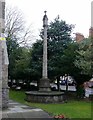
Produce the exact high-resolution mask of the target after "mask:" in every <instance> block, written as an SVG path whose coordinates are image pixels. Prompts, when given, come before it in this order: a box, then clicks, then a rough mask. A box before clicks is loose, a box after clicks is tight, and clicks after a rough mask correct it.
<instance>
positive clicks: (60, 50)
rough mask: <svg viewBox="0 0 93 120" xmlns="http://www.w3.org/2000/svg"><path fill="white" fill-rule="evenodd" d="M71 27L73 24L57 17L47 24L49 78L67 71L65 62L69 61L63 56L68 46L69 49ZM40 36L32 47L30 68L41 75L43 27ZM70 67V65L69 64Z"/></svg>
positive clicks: (36, 74)
mask: <svg viewBox="0 0 93 120" xmlns="http://www.w3.org/2000/svg"><path fill="white" fill-rule="evenodd" d="M72 28H73V25H69V24H66V22H65V21H62V20H60V19H59V18H56V19H55V20H54V21H53V22H51V23H50V24H49V26H48V31H47V32H48V33H47V34H48V75H49V78H50V79H54V77H57V76H60V75H63V74H65V73H67V72H68V71H67V70H66V68H67V66H66V64H70V62H69V61H66V62H65V58H66V57H65V56H66V54H67V52H66V51H67V49H68V47H69V50H70V49H71V47H70V46H71V45H72V43H73V42H72V38H71V31H72ZM40 36H41V38H42V39H41V40H37V41H36V43H34V44H33V47H32V57H31V58H32V64H31V65H32V66H31V68H33V71H34V74H35V76H38V75H39V76H40V77H41V73H42V56H43V29H42V30H41V33H40ZM73 46H74V43H73ZM74 50H75V49H74V47H73V49H72V51H73V52H74ZM67 55H68V54H67ZM73 56H74V55H73ZM68 58H69V59H70V56H68ZM72 58H73V57H72ZM72 58H71V59H72ZM73 59H74V58H73ZM72 62H73V60H72ZM64 63H65V64H64ZM65 66H66V67H65ZM70 67H72V66H71V65H70ZM69 69H70V68H69Z"/></svg>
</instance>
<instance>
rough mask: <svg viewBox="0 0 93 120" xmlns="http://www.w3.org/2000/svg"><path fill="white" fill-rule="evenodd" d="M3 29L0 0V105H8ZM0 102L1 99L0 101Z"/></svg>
mask: <svg viewBox="0 0 93 120" xmlns="http://www.w3.org/2000/svg"><path fill="white" fill-rule="evenodd" d="M4 30H5V0H0V83H2V89H1V91H0V97H1V98H2V105H1V106H0V107H2V108H7V107H8V64H9V62H8V54H7V46H6V39H5V36H4ZM0 102H1V101H0Z"/></svg>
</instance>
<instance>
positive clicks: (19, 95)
mask: <svg viewBox="0 0 93 120" xmlns="http://www.w3.org/2000/svg"><path fill="white" fill-rule="evenodd" d="M9 96H10V99H12V100H15V101H17V102H20V103H23V104H27V105H29V106H32V107H38V108H41V109H43V110H45V111H47V112H48V113H50V114H51V115H58V114H64V115H65V116H66V117H69V118H91V111H92V105H91V102H86V101H77V100H73V101H68V102H67V103H62V104H44V103H30V102H26V101H25V100H24V98H25V92H24V91H13V90H10V93H9Z"/></svg>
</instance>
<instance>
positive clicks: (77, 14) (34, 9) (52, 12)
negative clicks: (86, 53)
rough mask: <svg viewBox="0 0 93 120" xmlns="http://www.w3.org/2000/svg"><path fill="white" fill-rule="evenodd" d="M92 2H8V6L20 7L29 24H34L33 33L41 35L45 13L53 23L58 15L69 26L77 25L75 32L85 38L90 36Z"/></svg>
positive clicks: (9, 0) (83, 0)
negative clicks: (45, 12)
mask: <svg viewBox="0 0 93 120" xmlns="http://www.w3.org/2000/svg"><path fill="white" fill-rule="evenodd" d="M91 1H92V0H6V4H7V5H9V6H11V7H14V6H16V7H18V9H20V10H21V11H22V12H23V14H24V16H25V20H26V22H27V24H32V26H33V28H32V30H33V32H34V34H35V35H36V36H38V35H39V30H40V29H41V28H42V18H43V15H44V11H45V10H47V16H48V19H49V22H50V21H53V20H54V19H55V18H56V17H57V15H59V16H60V19H62V20H65V21H66V22H67V23H69V24H75V29H74V31H73V32H80V33H82V34H83V35H84V36H85V37H87V36H88V34H89V28H90V26H91Z"/></svg>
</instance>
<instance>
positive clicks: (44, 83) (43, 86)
mask: <svg viewBox="0 0 93 120" xmlns="http://www.w3.org/2000/svg"><path fill="white" fill-rule="evenodd" d="M43 28H44V31H43V32H44V35H43V68H42V79H41V80H40V84H39V91H50V83H49V79H48V74H47V28H48V18H47V15H46V11H45V15H44V17H43Z"/></svg>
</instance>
